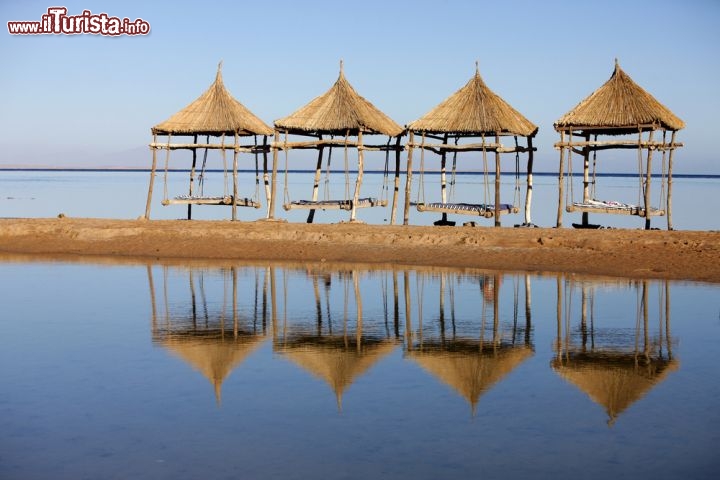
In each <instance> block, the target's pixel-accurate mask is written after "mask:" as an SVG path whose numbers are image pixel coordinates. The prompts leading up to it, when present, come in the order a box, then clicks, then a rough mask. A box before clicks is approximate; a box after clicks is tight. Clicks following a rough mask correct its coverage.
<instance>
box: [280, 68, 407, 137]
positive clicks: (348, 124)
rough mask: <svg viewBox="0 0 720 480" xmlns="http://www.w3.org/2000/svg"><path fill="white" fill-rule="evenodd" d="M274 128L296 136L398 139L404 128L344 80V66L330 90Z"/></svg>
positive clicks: (282, 120) (281, 120)
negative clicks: (386, 137) (362, 134)
mask: <svg viewBox="0 0 720 480" xmlns="http://www.w3.org/2000/svg"><path fill="white" fill-rule="evenodd" d="M275 128H276V129H278V130H287V131H288V132H289V133H296V134H313V135H316V134H328V135H331V134H333V135H345V132H347V131H349V133H350V135H353V136H357V134H358V132H360V131H362V132H363V133H370V134H383V135H388V136H391V137H396V136H398V135H400V134H402V132H403V128H402V127H401V126H400V125H398V124H397V123H395V122H394V121H393V120H392V119H390V117H388V116H387V115H385V114H384V113H383V112H381V111H380V110H378V109H377V107H375V106H374V105H373V104H372V103H370V102H369V101H367V100H366V99H364V98H363V97H361V96H360V95H358V93H357V92H356V91H355V89H354V88H353V87H352V85H350V83H349V82H348V81H347V80H346V79H345V74H344V73H343V68H342V63H341V64H340V76H339V77H338V79H337V81H336V82H335V84H334V85H333V86H332V87H330V90H328V91H327V92H325V93H324V94H322V95H320V96H319V97H316V98H315V99H313V100H311V101H310V103H308V104H307V105H305V106H304V107H301V108H300V109H298V110H297V111H295V112H294V113H292V114H290V115H288V116H287V117H284V118H281V119H279V120H275Z"/></svg>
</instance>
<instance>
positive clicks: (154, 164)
mask: <svg viewBox="0 0 720 480" xmlns="http://www.w3.org/2000/svg"><path fill="white" fill-rule="evenodd" d="M156 142H157V134H153V143H156ZM156 169H157V149H156V148H153V149H152V167H150V185H149V186H148V194H147V202H146V203H145V217H144V219H145V220H150V206H151V205H152V196H153V186H154V185H155V170H156Z"/></svg>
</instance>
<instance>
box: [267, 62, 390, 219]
mask: <svg viewBox="0 0 720 480" xmlns="http://www.w3.org/2000/svg"><path fill="white" fill-rule="evenodd" d="M402 133H403V129H402V127H401V126H400V125H398V124H397V123H395V122H394V121H393V120H391V119H390V118H389V117H388V116H387V115H385V114H384V113H382V112H381V111H380V110H378V109H377V108H376V107H375V106H374V105H373V104H372V103H370V102H369V101H367V100H366V99H365V98H363V97H361V96H360V95H359V94H358V93H357V92H356V91H355V89H354V88H353V87H352V86H351V85H350V83H349V82H348V81H347V79H346V78H345V74H344V73H343V66H342V62H341V63H340V75H339V77H338V79H337V81H336V82H335V83H334V84H333V86H332V87H331V88H330V89H329V90H328V91H327V92H325V93H324V94H322V95H320V96H319V97H317V98H315V99H313V100H312V101H310V103H308V104H307V105H305V106H304V107H301V108H300V109H298V110H297V111H295V112H294V113H292V114H290V115H288V116H287V117H284V118H281V119H279V120H276V121H275V142H274V144H273V147H274V166H273V168H274V172H273V189H274V188H275V183H276V182H275V178H276V174H275V173H276V170H277V163H278V159H277V154H278V151H279V150H283V151H284V152H285V187H284V198H285V203H284V204H283V207H284V208H285V209H286V210H292V209H308V210H310V212H309V214H308V218H307V221H308V223H311V222H312V221H313V218H314V215H315V210H317V209H322V210H325V209H342V210H348V211H350V221H351V222H353V221H356V212H357V209H358V208H362V207H376V206H380V207H384V206H387V203H388V202H387V199H384V198H382V195H383V193H382V192H381V195H380V196H379V197H377V198H376V197H362V196H361V186H362V182H363V169H364V168H365V166H364V152H366V151H384V152H386V168H385V180H386V181H387V175H388V161H389V158H388V156H389V154H390V153H391V152H395V193H394V195H393V200H392V202H393V206H392V212H393V214H392V223H394V218H395V214H394V212H395V210H396V204H397V191H398V186H399V181H400V180H399V178H400V177H399V175H400V173H399V169H400V152H401V151H402V147H401V145H400V137H401V136H402ZM281 134H283V135H284V139H283V140H282V141H281V140H280V135H281ZM289 135H299V136H305V137H312V138H313V140H310V141H289V140H288V136H289ZM366 135H385V136H387V137H388V141H387V144H385V145H369V144H366V143H365V138H364V137H365V136H366ZM393 139H394V140H395V143H394V144H391V143H392V140H393ZM293 149H316V150H317V151H318V157H317V166H316V172H315V179H314V182H313V189H312V196H311V199H310V200H295V201H292V200H291V199H290V197H289V193H288V152H289V151H290V150H293ZM333 149H341V150H342V151H343V154H344V160H345V173H346V175H345V177H346V180H345V195H344V197H343V198H340V199H337V198H325V199H319V198H318V195H319V186H320V179H321V174H322V168H323V154H324V152H325V151H326V150H327V152H328V155H327V159H326V161H327V164H328V172H329V171H330V165H329V164H330V158H331V155H332V151H333ZM350 149H354V150H355V151H356V152H357V176H356V177H355V186H354V190H353V192H352V193H350V187H351V185H350V176H349V167H348V152H349V150H350ZM386 191H387V190H386V189H383V192H386ZM385 194H386V193H385ZM275 198H276V196H275V195H274V194H273V195H272V203H271V207H270V212H271V213H270V216H271V218H272V216H273V212H274V207H275V203H274V202H275Z"/></svg>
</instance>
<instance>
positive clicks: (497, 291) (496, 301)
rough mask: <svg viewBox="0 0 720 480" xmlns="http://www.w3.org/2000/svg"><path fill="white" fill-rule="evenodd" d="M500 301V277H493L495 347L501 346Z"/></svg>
mask: <svg viewBox="0 0 720 480" xmlns="http://www.w3.org/2000/svg"><path fill="white" fill-rule="evenodd" d="M499 300H500V275H493V343H494V344H495V346H496V347H497V346H499V344H500V335H499V333H500V332H499V328H498V327H499V326H500V309H499V307H498V304H499V303H500V302H499Z"/></svg>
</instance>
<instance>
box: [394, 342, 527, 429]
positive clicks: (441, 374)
mask: <svg viewBox="0 0 720 480" xmlns="http://www.w3.org/2000/svg"><path fill="white" fill-rule="evenodd" d="M532 354H533V350H532V348H530V347H528V346H525V345H517V346H512V347H505V348H501V349H499V350H497V351H493V350H491V349H488V350H485V351H479V350H475V351H469V350H466V351H453V352H449V351H438V350H430V351H420V350H413V351H410V352H408V353H407V356H408V357H409V358H411V359H413V360H414V361H416V362H417V363H418V364H419V365H420V366H421V367H422V368H423V369H424V370H426V371H428V372H429V373H431V374H432V375H434V376H435V377H437V378H438V379H440V380H441V381H442V382H444V383H446V384H447V385H449V386H450V387H452V388H453V389H455V390H456V391H457V392H458V393H459V394H460V395H461V396H462V397H463V398H465V400H467V401H468V403H469V404H470V406H471V408H472V413H473V415H474V414H475V410H476V408H477V404H478V401H479V400H480V396H481V395H482V394H483V393H485V392H486V391H487V390H489V389H490V388H491V387H492V386H493V385H495V384H496V383H497V382H499V381H500V380H501V379H502V378H504V377H505V376H506V375H507V374H509V373H510V372H511V371H513V370H514V369H515V367H517V366H518V365H520V364H521V363H522V362H524V361H525V360H526V359H528V358H529V357H531V356H532Z"/></svg>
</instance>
